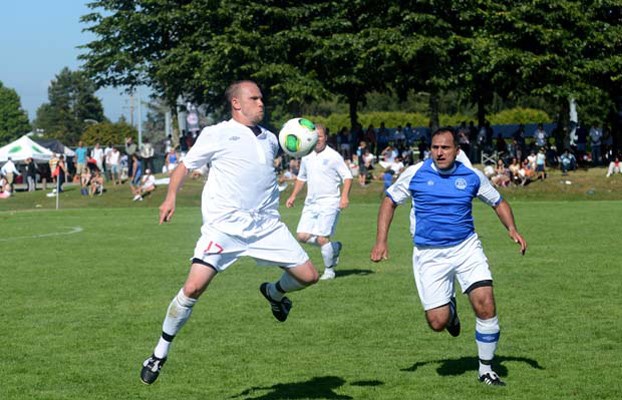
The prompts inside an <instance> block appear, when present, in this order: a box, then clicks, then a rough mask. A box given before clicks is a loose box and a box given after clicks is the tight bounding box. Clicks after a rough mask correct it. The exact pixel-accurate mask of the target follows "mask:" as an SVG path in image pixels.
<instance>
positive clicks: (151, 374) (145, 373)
mask: <svg viewBox="0 0 622 400" xmlns="http://www.w3.org/2000/svg"><path fill="white" fill-rule="evenodd" d="M165 362H166V357H164V358H158V357H156V356H154V355H153V354H152V355H151V357H149V358H148V359H146V360H145V361H144V362H143V369H142V370H141V371H140V380H141V381H142V382H143V383H144V384H145V385H151V384H152V383H153V382H155V381H156V379H158V375H160V370H161V369H162V366H163V365H164V363H165Z"/></svg>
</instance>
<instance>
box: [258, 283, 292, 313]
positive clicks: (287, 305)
mask: <svg viewBox="0 0 622 400" xmlns="http://www.w3.org/2000/svg"><path fill="white" fill-rule="evenodd" d="M268 285H269V284H268V282H264V283H262V284H261V285H260V286H259V291H260V292H261V294H262V295H263V297H265V298H266V300H268V301H269V302H270V308H271V309H272V315H274V318H276V319H277V320H279V321H280V322H285V320H286V319H287V316H288V315H289V310H291V309H292V301H291V300H290V299H288V298H287V297H283V299H282V300H281V301H276V300H274V299H272V297H270V293H268Z"/></svg>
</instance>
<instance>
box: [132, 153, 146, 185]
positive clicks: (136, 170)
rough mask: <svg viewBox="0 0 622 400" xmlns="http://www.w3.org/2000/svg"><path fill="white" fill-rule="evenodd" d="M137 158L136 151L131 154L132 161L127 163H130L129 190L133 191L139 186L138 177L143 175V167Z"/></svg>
mask: <svg viewBox="0 0 622 400" xmlns="http://www.w3.org/2000/svg"><path fill="white" fill-rule="evenodd" d="M139 161H140V160H138V155H137V154H136V153H134V154H132V161H131V163H130V164H129V165H132V175H130V190H131V191H132V193H134V190H135V189H136V188H137V187H138V186H140V183H141V182H140V178H141V177H142V176H143V168H142V166H141V165H140V162H139Z"/></svg>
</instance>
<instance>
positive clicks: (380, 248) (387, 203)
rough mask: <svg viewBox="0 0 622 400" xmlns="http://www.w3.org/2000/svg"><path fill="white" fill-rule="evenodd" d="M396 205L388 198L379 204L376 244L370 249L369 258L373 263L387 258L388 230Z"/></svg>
mask: <svg viewBox="0 0 622 400" xmlns="http://www.w3.org/2000/svg"><path fill="white" fill-rule="evenodd" d="M396 208H397V204H395V203H393V200H391V199H390V198H389V197H385V198H384V200H383V201H382V204H380V209H379V210H378V228H377V231H376V244H375V245H374V247H373V248H372V249H371V255H370V258H371V260H372V261H373V262H378V261H382V260H386V259H388V258H389V246H388V244H387V240H388V238H389V228H390V227H391V222H392V221H393V215H394V214H395V209H396Z"/></svg>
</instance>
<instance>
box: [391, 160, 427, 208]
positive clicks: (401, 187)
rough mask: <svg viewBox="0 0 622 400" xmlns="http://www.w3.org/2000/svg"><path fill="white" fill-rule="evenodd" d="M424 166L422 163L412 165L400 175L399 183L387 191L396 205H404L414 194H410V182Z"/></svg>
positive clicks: (396, 182)
mask: <svg viewBox="0 0 622 400" xmlns="http://www.w3.org/2000/svg"><path fill="white" fill-rule="evenodd" d="M422 165H423V163H422V162H420V163H418V164H415V165H412V166H410V167H408V168H406V170H405V171H404V172H402V173H401V174H400V176H399V177H398V178H397V181H395V183H394V184H393V185H391V186H389V188H388V189H387V196H389V197H390V198H391V200H393V202H394V203H395V204H403V203H404V202H405V201H406V200H408V199H409V198H410V197H411V196H412V194H411V193H410V189H409V187H410V181H412V179H413V177H414V176H415V173H416V172H417V171H418V170H419V168H421V166H422Z"/></svg>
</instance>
